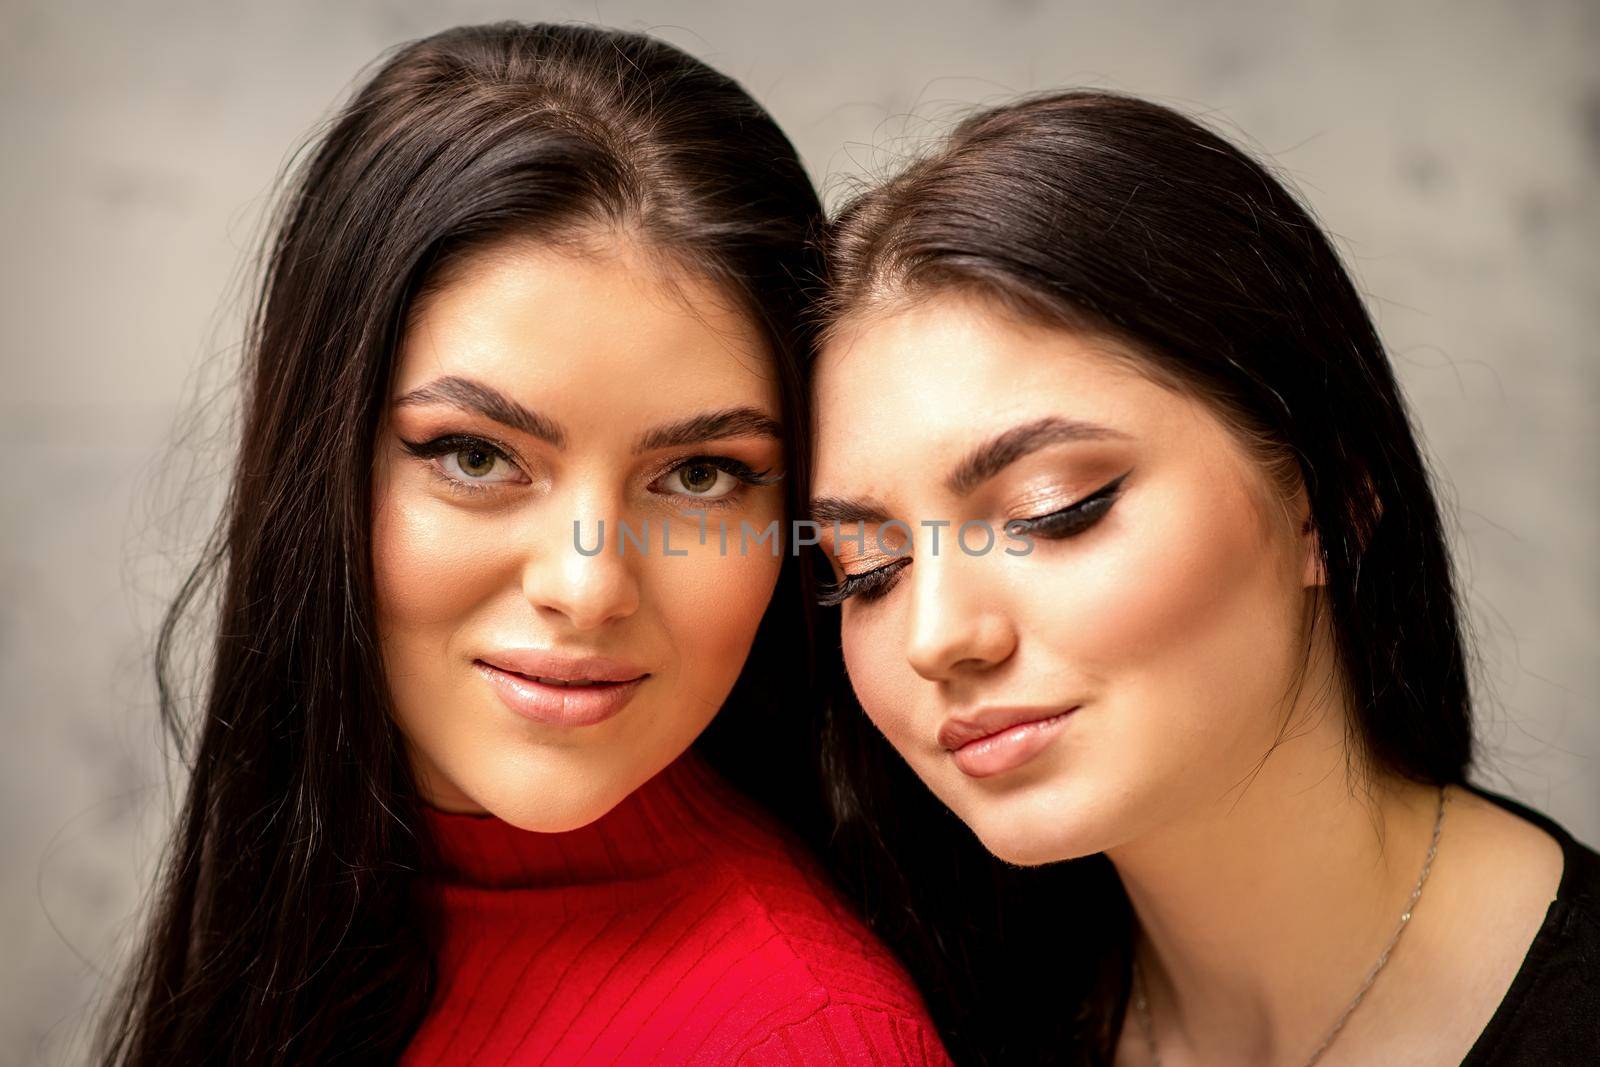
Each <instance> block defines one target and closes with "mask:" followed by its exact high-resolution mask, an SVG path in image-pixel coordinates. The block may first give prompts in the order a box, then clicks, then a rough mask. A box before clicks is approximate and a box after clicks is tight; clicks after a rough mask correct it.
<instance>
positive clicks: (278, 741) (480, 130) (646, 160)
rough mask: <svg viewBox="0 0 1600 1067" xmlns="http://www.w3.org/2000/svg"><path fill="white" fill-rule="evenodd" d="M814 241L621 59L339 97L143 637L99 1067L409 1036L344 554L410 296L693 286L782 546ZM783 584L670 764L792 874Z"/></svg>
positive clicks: (385, 773) (793, 494)
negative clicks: (171, 778) (725, 302)
mask: <svg viewBox="0 0 1600 1067" xmlns="http://www.w3.org/2000/svg"><path fill="white" fill-rule="evenodd" d="M820 220H821V209H820V206H819V204H818V201H817V197H816V194H815V191H814V190H813V188H812V185H811V183H810V180H809V178H808V177H807V175H806V173H805V170H804V168H803V167H802V165H801V163H800V161H799V159H798V157H797V155H796V153H795V150H794V148H793V146H792V145H791V144H790V143H789V141H788V140H787V138H785V136H784V135H783V133H782V132H781V131H780V130H779V129H778V127H777V125H776V124H775V123H774V122H773V120H772V119H771V117H770V116H768V114H767V113H766V112H765V111H764V110H762V108H761V107H760V106H759V105H758V104H756V103H755V101H754V100H752V99H751V98H750V96H749V95H748V94H747V93H746V92H745V91H744V89H743V88H741V87H740V86H739V85H738V84H737V83H736V82H734V81H732V80H731V79H729V78H727V77H725V76H723V75H721V74H719V73H717V72H716V71H713V70H711V69H710V68H709V67H707V66H706V65H704V64H703V63H701V62H699V61H698V60H696V59H694V58H692V57H690V56H689V55H687V54H685V53H683V52H682V51H679V50H678V49H676V48H673V47H671V46H669V45H667V44H665V43H663V42H661V41H658V40H655V39H652V38H650V37H647V36H644V35H640V34H634V33H623V32H615V31H609V30H603V29H597V28H587V27H578V26H560V25H527V24H519V23H512V22H505V23H498V24H494V25H484V26H472V27H463V28H458V29H453V30H449V31H446V32H444V33H440V34H438V35H436V36H433V37H429V38H427V39H425V40H421V41H417V42H413V43H410V44H407V45H405V46H403V47H400V48H399V49H397V50H396V51H395V52H394V53H393V54H392V55H391V56H390V57H388V58H387V60H386V61H385V62H384V63H383V64H382V66H381V67H380V68H379V69H378V70H377V71H376V73H375V74H374V75H373V76H372V77H371V78H370V79H369V80H368V81H367V82H366V83H365V84H364V85H363V86H361V87H360V89H359V90H358V91H357V92H356V93H355V94H354V97H353V99H351V100H350V101H349V102H348V104H347V105H346V106H344V107H343V109H342V110H341V111H340V113H339V114H338V115H337V117H336V118H335V119H334V120H333V121H332V123H331V124H330V126H329V127H328V128H327V130H326V132H325V134H324V135H323V136H322V137H321V138H320V140H319V141H318V143H317V144H316V146H315V148H314V151H312V152H311V153H310V155H309V157H308V158H307V159H306V160H305V162H304V163H303V165H302V166H301V168H300V169H299V171H298V174H297V176H296V178H295V180H294V181H293V183H292V185H291V187H290V188H289V189H288V192H287V195H286V197H285V198H284V200H283V201H282V204H281V207H280V209H279V214H278V216H277V218H276V220H275V224H274V236H273V237H272V238H271V239H270V240H269V243H268V248H267V252H266V257H265V271H264V277H263V280H262V285H261V289H260V293H259V297H258V298H257V300H256V303H255V305H254V308H253V311H252V315H251V319H250V325H249V334H248V338H247V346H246V353H245V365H244V374H243V379H244V389H243V397H242V424H241V440H240V446H239V454H238V459H237V466H236V468H235V471H234V476H233V480H232V483H231V487H230V490H229V494H228V497H227V500H226V505H225V509H224V514H223V515H222V516H221V519H220V521H219V523H218V525H217V527H216V530H215V532H214V534H213V535H212V538H211V540H210V542H209V546H208V548H207V550H206V552H205V555H204V558H203V559H202V560H201V561H200V563H199V564H198V565H197V566H196V567H195V569H194V570H193V572H192V573H191V574H190V575H189V577H188V580H187V582H186V583H185V584H184V585H183V587H182V589H181V592H180V593H179V594H178V596H177V598H176V601H175V602H174V603H173V604H172V606H171V608H170V610H169V612H168V614H167V617H166V619H165V621H164V624H163V626H162V629H161V632H160V638H159V642H158V647H157V654H156V659H157V664H156V666H157V679H158V687H159V693H160V700H161V709H162V715H163V720H164V722H165V723H166V725H167V727H168V728H169V730H170V732H171V735H172V737H173V738H174V740H175V743H176V744H177V745H178V746H179V750H180V751H181V752H182V753H183V755H184V756H185V758H186V762H187V763H188V764H189V772H190V773H189V777H188V782H187V792H186V798H185V800H184V803H183V809H182V812H181V815H180V818H179V819H178V822H177V826H176V830H175V833H174V836H173V838H172V840H171V842H170V844H169V846H168V853H167V856H166V859H165V864H164V869H163V874H162V878H161V881H160V884H159V887H158V890H157V894H156V896H155V899H154V902H153V913H152V914H151V916H150V919H149V923H148V928H147V930H146V933H145V937H144V940H143V943H142V945H141V946H140V948H139V950H138V952H137V955H136V956H135V957H134V959H133V961H132V964H131V966H130V969H129V971H128V974H127V977H126V981H125V985H124V987H123V988H122V990H121V992H120V995H119V997H118V999H117V1001H116V1002H115V1004H114V1005H113V1006H112V1008H111V1010H109V1011H108V1012H107V1014H106V1016H105V1018H104V1020H103V1029H102V1033H101V1038H100V1040H101V1051H100V1056H101V1059H102V1061H103V1062H105V1063H107V1064H139V1065H150V1067H156V1065H161V1067H165V1065H168V1064H179V1063H184V1064H189V1063H193V1064H198V1063H218V1064H220V1063H227V1064H302V1063H326V1062H335V1061H338V1062H363V1063H366V1062H386V1061H387V1062H392V1061H394V1060H395V1059H397V1058H398V1057H399V1055H400V1053H401V1052H402V1051H403V1049H404V1047H405V1045H406V1042H407V1041H408V1040H409V1038H410V1035H411V1034H412V1033H413V1032H414V1031H415V1029H416V1027H417V1025H418V1024H419V1023H420V1021H421V1019H422V1016H423V1014H424V1012H425V1010H426V1007H427V1004H428V1000H429V996H430V992H431V988H430V983H431V975H432V969H433V968H432V955H431V952H432V949H431V947H430V940H429V932H428V930H427V924H426V920H425V917H424V916H423V915H421V914H419V913H418V910H417V909H416V908H415V907H414V903H413V894H412V888H413V881H414V879H415V877H416V875H417V874H418V872H419V871H420V870H423V869H424V868H425V865H426V864H427V862H428V852H429V850H428V847H427V845H428V843H427V841H426V840H425V839H423V838H422V837H421V836H419V832H418V828H419V799H418V796H417V792H416V789H415V785H414V783H413V781H412V777H411V773H410V769H409V766H408V765H407V762H406V760H405V756H404V753H403V749H402V746H401V743H400V738H399V736H398V733H397V731H396V728H395V726H394V723H393V721H392V719H391V718H390V715H389V707H388V696H387V691H386V688H385V682H384V676H383V672H382V669H381V663H380V659H379V656H378V651H377V643H376V634H375V632H374V612H373V580H372V570H371V543H370V542H371V536H370V535H371V521H372V517H371V509H372V494H371V478H372V463H373V455H374V444H375V436H376V433H377V429H378V426H379V418H380V414H381V412H382V410H383V408H384V406H385V398H386V397H387V395H388V389H389V385H390V379H391V375H392V372H393V368H394V363H395V353H396V348H397V344H398V341H399V339H400V334H401V332H402V330H403V326H404V322H405V319H406V315H407V312H408V309H409V308H410V306H411V305H412V303H413V301H414V300H415V299H416V297H417V294H418V293H419V292H421V291H423V290H424V289H425V288H426V287H427V286H428V285H429V284H430V280H431V279H437V278H438V277H440V276H441V275H440V272H442V271H444V270H446V269H447V268H448V267H449V265H450V264H451V263H453V262H456V261H458V260H459V258H460V257H463V256H469V255H471V254H472V253H473V252H474V251H476V250H481V249H483V248H485V247H486V246H488V245H491V244H493V243H495V242H498V241H502V240H506V239H530V238H531V239H532V240H535V241H551V242H559V241H564V240H566V239H567V238H569V237H571V236H573V235H574V234H575V233H584V232H590V231H592V230H594V229H595V228H601V229H615V230H617V231H620V232H625V233H627V234H628V235H629V236H630V237H631V238H636V239H638V240H639V241H641V242H642V243H643V244H644V246H645V247H647V248H650V249H652V250H655V251H658V252H661V253H663V254H665V255H667V256H669V257H672V258H673V259H674V260H675V261H676V262H679V263H681V264H683V265H686V266H687V267H688V268H690V269H693V270H697V271H700V272H703V274H704V275H706V276H709V277H710V278H712V279H713V280H714V281H716V282H717V283H719V284H721V285H722V286H724V287H725V288H726V290H727V291H728V292H729V293H730V294H731V296H732V297H733V298H734V299H737V300H738V301H740V302H741V304H742V306H743V307H745V308H746V309H747V311H748V312H749V314H750V315H751V316H752V317H753V319H754V320H755V321H756V322H757V323H758V325H759V327H760V329H761V330H762V332H763V333H764V335H765V337H766V339H767V341H768V342H769V344H770V349H771V353H772V362H773V366H774V368H775V371H776V373H777V377H778V381H779V386H780V393H781V397H782V405H783V409H782V415H783V420H784V422H785V424H786V425H787V426H788V427H789V428H790V430H791V433H790V434H789V441H788V455H787V457H786V462H787V467H788V471H789V479H788V487H789V501H788V503H789V506H790V508H791V514H793V513H794V509H796V508H797V507H798V504H799V500H798V493H799V492H800V491H802V490H803V488H804V486H805V483H806V480H807V461H806V455H807V453H806V441H805V433H804V429H805V426H806V420H805V417H804V406H803V405H804V390H803V384H802V383H803V375H804V371H805V366H804V364H805V362H806V360H807V358H808V354H809V352H810V351H811V334H810V327H809V326H808V325H807V320H806V317H805V314H804V311H805V308H804V297H803V295H802V292H801V283H803V282H805V281H809V280H811V279H813V278H814V277H815V276H816V274H817V273H818V270H819V268H818V267H817V264H816V259H817V255H816V252H815V244H814V238H815V229H816V227H817V226H818V225H819V224H820ZM809 580H810V576H809V574H808V573H805V572H804V570H803V568H801V567H799V566H798V565H797V564H795V563H794V562H793V560H792V559H790V560H787V561H786V563H785V566H784V569H783V571H782V573H781V574H780V577H779V582H778V588H777V592H776V594H775V596H774V599H773V602H772V605H771V607H770V608H769V610H768V612H767V614H766V616H765V617H764V619H763V621H762V624H761V628H760V631H759V633H758V635H757V637H756V640H755V644H754V647H753V649H752V652H751V656H750V660H749V663H748V665H747V668H746V670H745V672H744V673H743V675H742V676H741V677H740V679H739V681H738V682H737V684H736V685H735V688H734V692H733V694H732V695H731V696H730V699H729V701H728V703H727V706H725V707H724V709H723V710H722V712H721V713H720V714H719V715H718V717H717V718H716V720H715V721H714V723H713V725H712V726H711V728H710V729H708V730H707V731H706V733H705V734H704V735H702V737H701V738H700V739H699V740H698V741H697V742H696V744H697V746H698V747H699V748H700V749H701V750H702V751H703V752H704V754H705V755H706V757H707V759H708V760H709V761H710V762H711V763H712V764H713V765H714V766H716V767H718V768H719V769H720V770H721V771H722V772H723V773H724V774H725V775H726V776H728V777H729V778H731V779H733V780H734V782H735V784H736V785H738V786H740V787H742V788H743V789H744V790H745V791H746V792H747V793H748V794H749V795H751V796H752V797H753V798H754V799H755V801H756V802H759V803H763V804H765V805H766V806H767V807H768V808H770V809H771V810H772V811H773V812H774V813H775V814H777V815H778V816H779V817H780V818H781V819H783V820H785V821H786V822H787V823H788V824H789V825H790V826H791V827H793V828H794V829H796V830H797V831H798V832H800V833H801V835H802V836H803V837H805V838H807V839H810V840H812V841H813V842H814V843H815V842H816V840H817V835H818V833H819V830H820V827H821V826H822V825H823V822H824V820H825V809H824V805H823V800H822V796H821V791H820V788H819V787H818V785H817V781H816V773H815V765H814V760H815V743H814V741H813V740H812V739H813V738H814V735H815V729H814V707H815V703H814V700H813V699H811V698H810V694H809V690H808V688H807V674H806V655H807V652H806V650H807V648H808V647H809V645H808V634H807V633H806V631H805V623H804V619H805V618H806V614H805V611H804V610H803V606H802V605H803V604H804V602H805V601H806V600H807V599H808V597H809V594H808V591H807V589H806V588H804V587H805V585H806V584H807V583H808V582H809ZM202 605H209V606H212V607H213V608H214V610H215V611H216V612H217V613H218V614H217V616H216V617H217V620H218V623H217V628H216V630H215V633H214V634H209V635H208V638H207V639H208V642H209V647H210V652H209V660H210V662H209V682H208V684H207V685H206V686H205V689H204V692H203V693H202V696H201V715H200V717H199V720H198V722H197V723H194V724H192V725H191V724H189V723H187V722H185V721H184V716H183V714H182V713H181V711H180V708H179V706H178V704H179V702H178V699H177V695H176V693H177V690H178V688H179V686H180V682H179V680H178V679H176V678H175V676H174V674H175V660H176V659H177V656H178V646H179V644H180V643H181V641H180V638H181V634H182V633H183V632H184V629H185V626H186V625H187V624H186V620H188V619H190V618H192V616H193V614H194V612H195V609H196V608H198V607H200V606H202ZM746 768H748V769H749V770H748V771H747V770H746Z"/></svg>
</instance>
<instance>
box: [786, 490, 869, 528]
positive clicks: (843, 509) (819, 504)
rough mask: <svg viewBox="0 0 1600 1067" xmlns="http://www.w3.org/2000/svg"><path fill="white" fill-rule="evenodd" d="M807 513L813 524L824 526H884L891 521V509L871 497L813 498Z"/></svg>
mask: <svg viewBox="0 0 1600 1067" xmlns="http://www.w3.org/2000/svg"><path fill="white" fill-rule="evenodd" d="M806 512H807V515H808V516H809V517H810V518H811V520H812V521H813V522H819V523H822V524H824V525H831V524H833V523H838V524H839V525H840V526H843V525H845V524H847V523H855V522H870V523H879V524H882V523H886V522H888V521H889V509H888V508H886V507H884V506H883V505H882V504H880V503H878V502H877V501H876V500H873V499H872V498H871V497H861V498H848V497H839V496H818V497H812V498H811V501H810V503H809V504H808V505H807V507H806Z"/></svg>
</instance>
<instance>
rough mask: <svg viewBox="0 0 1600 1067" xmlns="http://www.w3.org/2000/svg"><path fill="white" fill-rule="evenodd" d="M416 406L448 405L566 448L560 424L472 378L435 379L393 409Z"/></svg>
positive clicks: (564, 433) (565, 437) (397, 402)
mask: <svg viewBox="0 0 1600 1067" xmlns="http://www.w3.org/2000/svg"><path fill="white" fill-rule="evenodd" d="M417 404H448V405H450V406H451V407H453V408H460V409H461V410H462V411H472V412H476V413H477V414H479V415H482V416H483V417H484V418H487V419H493V420H494V421H495V422H498V423H500V425H502V426H509V427H510V428H511V429H513V430H516V431H518V432H519V433H525V434H527V435H528V436H529V437H537V438H538V439H539V440H541V441H545V442H547V443H548V444H550V445H553V446H554V447H556V448H565V447H566V446H567V432H566V430H564V429H562V428H561V424H560V423H558V422H556V420H554V419H552V418H550V417H549V416H547V415H541V414H540V413H539V412H537V411H534V410H533V409H531V408H527V407H523V406H522V405H521V404H519V403H517V402H516V401H515V400H513V399H511V398H510V397H509V396H506V395H505V394H504V393H502V392H500V391H499V390H498V389H494V388H491V387H490V386H487V385H484V384H483V383H482V382H475V381H473V380H472V379H471V378H461V377H457V376H456V375H453V374H452V375H447V376H445V377H443V378H435V379H434V380H433V381H431V382H429V383H428V384H427V385H421V386H418V387H417V388H415V389H413V390H411V391H410V392H409V393H406V394H405V395H403V396H400V397H397V398H396V399H395V402H394V406H395V407H406V406H409V405H417Z"/></svg>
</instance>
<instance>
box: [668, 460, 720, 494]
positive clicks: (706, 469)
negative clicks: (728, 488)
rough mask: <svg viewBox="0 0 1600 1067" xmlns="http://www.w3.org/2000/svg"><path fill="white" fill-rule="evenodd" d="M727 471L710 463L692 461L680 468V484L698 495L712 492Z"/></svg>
mask: <svg viewBox="0 0 1600 1067" xmlns="http://www.w3.org/2000/svg"><path fill="white" fill-rule="evenodd" d="M724 473H725V472H724V471H723V470H722V469H721V468H718V467H713V466H712V465H711V464H709V463H690V464H688V465H687V466H684V467H682V468H680V469H679V470H678V484H679V485H681V486H683V488H684V489H686V490H687V491H689V492H690V493H693V494H695V495H696V496H703V495H705V494H707V493H710V492H711V490H713V489H715V488H716V487H717V479H719V478H720V477H721V476H722V475H723V474H724Z"/></svg>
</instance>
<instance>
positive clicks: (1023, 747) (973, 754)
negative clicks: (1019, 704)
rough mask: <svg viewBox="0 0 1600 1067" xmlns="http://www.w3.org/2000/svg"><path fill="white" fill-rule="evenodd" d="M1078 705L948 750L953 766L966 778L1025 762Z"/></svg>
mask: <svg viewBox="0 0 1600 1067" xmlns="http://www.w3.org/2000/svg"><path fill="white" fill-rule="evenodd" d="M1077 710H1078V709H1077V708H1070V709H1068V710H1066V711H1063V712H1062V713H1061V714H1060V715H1057V716H1055V717H1053V718H1049V719H1035V720H1034V721H1032V722H1019V723H1018V724H1017V725H1015V726H1008V727H1006V728H1005V729H1004V730H1001V731H1000V732H999V733H993V734H990V735H989V736H988V737H980V738H978V739H977V740H976V741H968V742H967V743H966V744H964V745H962V746H961V747H960V748H958V749H956V750H955V751H954V752H952V753H951V754H950V756H951V758H952V759H954V760H955V763H956V767H957V768H959V769H960V771H961V773H962V774H965V775H966V776H967V777H969V778H988V777H989V776H990V775H995V774H1003V773H1004V772H1006V771H1009V770H1013V769H1015V768H1017V767H1020V766H1022V765H1023V764H1024V763H1027V762H1028V761H1029V760H1031V759H1033V757H1035V756H1037V755H1038V754H1039V753H1041V752H1043V751H1044V750H1045V749H1046V748H1047V747H1049V744H1050V742H1052V741H1054V740H1055V739H1056V735H1057V734H1059V733H1060V732H1061V728H1062V727H1063V726H1064V725H1066V721H1067V716H1069V715H1071V714H1072V713H1073V712H1074V711H1077Z"/></svg>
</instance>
